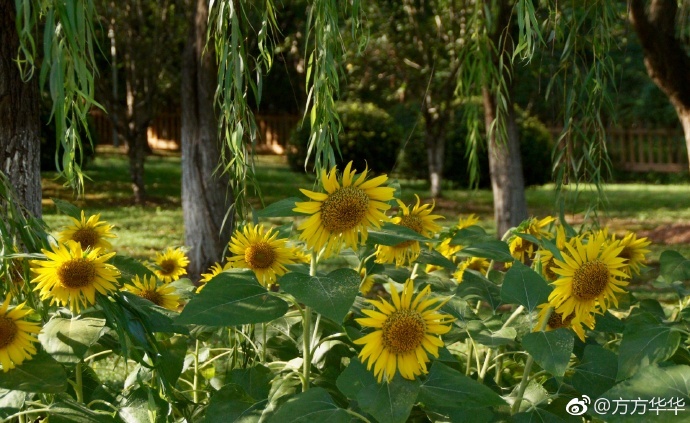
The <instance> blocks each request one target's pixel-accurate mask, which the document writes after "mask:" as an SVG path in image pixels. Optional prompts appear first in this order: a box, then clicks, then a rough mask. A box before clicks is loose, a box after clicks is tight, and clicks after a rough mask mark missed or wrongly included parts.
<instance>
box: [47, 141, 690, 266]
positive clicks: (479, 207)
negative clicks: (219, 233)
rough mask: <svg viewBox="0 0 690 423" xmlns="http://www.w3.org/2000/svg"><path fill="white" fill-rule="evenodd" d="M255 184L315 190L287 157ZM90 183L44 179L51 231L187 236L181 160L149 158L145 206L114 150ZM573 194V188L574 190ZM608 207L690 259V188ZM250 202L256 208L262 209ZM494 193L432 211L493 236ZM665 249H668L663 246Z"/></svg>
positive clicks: (625, 187) (276, 195) (144, 249)
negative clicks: (73, 187)
mask: <svg viewBox="0 0 690 423" xmlns="http://www.w3.org/2000/svg"><path fill="white" fill-rule="evenodd" d="M256 170H257V180H258V183H259V186H260V187H261V191H262V193H263V200H264V203H265V204H270V203H272V202H275V201H277V200H280V199H282V198H286V197H303V196H302V194H301V193H300V192H299V188H307V189H314V188H315V187H314V179H313V177H312V176H311V175H307V174H302V173H294V172H291V171H290V169H289V168H288V166H287V164H286V161H285V158H284V157H280V156H260V157H258V158H257V169H256ZM86 172H87V175H88V177H89V178H90V179H91V180H89V181H87V182H86V187H85V192H86V194H85V196H84V198H83V199H80V200H75V199H74V197H73V195H72V192H71V191H70V190H69V189H68V188H64V187H63V186H62V185H61V183H59V182H58V181H55V180H54V177H55V174H54V173H46V174H45V175H44V177H43V198H44V202H43V213H44V219H45V221H46V222H47V223H48V225H49V226H50V227H51V228H52V229H53V230H54V231H56V232H57V231H59V230H60V229H61V227H63V226H64V225H66V224H67V223H68V222H69V219H68V218H67V217H65V216H63V215H59V214H58V213H57V210H56V208H55V206H54V205H53V203H52V201H51V200H50V199H51V198H55V197H56V198H61V199H64V200H68V201H72V202H74V203H75V204H77V205H78V206H80V207H82V208H84V209H85V210H86V211H87V213H101V218H102V219H105V220H107V221H108V222H110V223H111V224H114V225H115V232H116V233H117V234H118V238H117V239H115V240H114V241H113V246H114V247H115V249H116V250H118V251H120V252H121V253H123V254H127V255H131V256H133V257H137V258H141V259H146V258H151V257H152V256H153V254H155V253H156V252H158V251H161V250H162V249H163V248H165V247H167V246H179V245H182V244H183V242H184V229H183V222H182V210H181V206H180V205H181V201H180V173H181V170H180V157H179V155H175V154H166V155H153V156H149V157H148V158H147V161H146V185H147V186H146V188H147V192H148V195H149V196H150V200H149V201H148V202H147V204H146V205H144V206H134V205H132V202H131V188H130V183H129V172H128V165H127V158H126V156H124V155H123V154H122V153H120V152H116V151H114V150H112V149H109V150H101V149H99V152H98V156H97V157H96V159H95V161H94V162H92V163H90V164H89V166H88V167H87V170H86ZM400 183H401V186H402V196H403V200H404V201H406V202H408V203H409V202H411V201H413V200H414V194H417V195H419V196H420V197H421V198H427V197H428V191H427V184H426V182H425V181H411V180H404V179H401V180H400ZM571 190H573V188H571ZM606 195H607V198H608V205H607V207H606V209H605V210H603V211H600V212H599V214H598V219H599V222H600V223H601V224H602V225H608V226H610V227H611V228H612V230H613V231H616V232H621V233H623V232H624V231H625V230H632V231H636V232H638V234H640V235H643V236H649V237H650V238H651V239H652V240H653V241H654V242H655V244H654V247H653V253H652V257H651V260H652V261H655V260H658V257H659V254H660V253H661V251H663V250H665V249H667V248H674V249H677V250H679V251H680V252H681V253H682V254H684V255H686V256H690V185H643V184H619V185H609V186H607V188H606ZM594 198H596V193H595V192H594V190H593V189H592V187H588V186H581V187H580V188H579V190H578V191H577V193H575V192H574V190H573V192H570V193H566V199H567V201H566V204H567V206H566V208H565V211H566V218H567V219H568V220H569V221H571V222H573V223H576V224H577V223H582V222H583V221H584V220H585V219H586V218H588V217H586V216H585V214H584V213H583V211H584V210H586V208H587V204H589V202H591V201H592V200H593V199H594ZM252 203H253V205H254V206H255V207H257V208H260V207H261V202H260V201H259V199H258V198H253V199H252ZM527 203H528V208H529V211H530V214H532V215H534V216H540V217H543V216H545V215H547V214H554V213H556V212H557V207H556V195H555V193H554V190H553V186H549V185H546V186H542V187H532V188H529V189H527ZM492 204H493V202H492V196H491V192H490V191H488V190H476V191H475V190H458V189H453V190H446V191H444V198H443V199H441V200H439V201H438V202H437V208H436V211H437V212H438V213H440V214H443V215H445V216H446V217H447V218H448V220H449V221H448V224H451V223H453V222H455V221H456V220H457V218H458V215H463V216H465V215H467V214H469V213H475V214H477V215H479V217H480V218H481V220H482V223H481V224H482V226H483V227H485V228H486V229H487V230H489V231H492V230H495V229H494V224H493V208H492V207H493V206H492ZM664 242H670V243H673V245H668V246H667V245H663V243H664Z"/></svg>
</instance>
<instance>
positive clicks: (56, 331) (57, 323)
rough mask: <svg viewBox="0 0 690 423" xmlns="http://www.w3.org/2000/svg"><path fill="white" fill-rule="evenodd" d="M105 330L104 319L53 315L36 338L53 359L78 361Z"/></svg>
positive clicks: (65, 361)
mask: <svg viewBox="0 0 690 423" xmlns="http://www.w3.org/2000/svg"><path fill="white" fill-rule="evenodd" d="M105 330H106V328H105V319H96V318H80V317H75V318H72V319H65V318H62V317H53V318H52V319H50V321H48V323H46V324H45V326H43V330H41V333H39V334H38V339H39V341H41V345H43V348H44V349H45V351H46V352H47V353H48V354H50V355H51V356H52V357H53V358H54V359H55V360H57V361H59V362H61V363H78V362H80V361H81V360H82V359H83V358H84V356H85V355H86V352H87V351H88V349H89V347H91V346H92V345H93V344H95V343H96V341H98V339H99V338H100V337H101V336H102V335H103V333H105Z"/></svg>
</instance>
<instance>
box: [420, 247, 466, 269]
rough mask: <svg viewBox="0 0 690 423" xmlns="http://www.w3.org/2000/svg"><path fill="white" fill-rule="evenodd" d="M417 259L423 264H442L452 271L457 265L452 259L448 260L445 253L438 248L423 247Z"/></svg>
mask: <svg viewBox="0 0 690 423" xmlns="http://www.w3.org/2000/svg"><path fill="white" fill-rule="evenodd" d="M416 261H417V262H418V263H421V264H433V265H435V266H441V267H444V268H446V269H448V270H451V271H453V270H455V268H456V267H457V265H456V264H455V263H453V262H452V261H451V260H448V259H447V258H446V257H444V256H443V254H441V253H439V252H438V251H436V250H426V249H422V251H421V252H420V253H419V257H417V260H416Z"/></svg>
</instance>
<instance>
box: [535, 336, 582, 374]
mask: <svg viewBox="0 0 690 423" xmlns="http://www.w3.org/2000/svg"><path fill="white" fill-rule="evenodd" d="M574 345H575V340H574V339H573V334H572V333H571V332H570V331H569V330H567V329H557V330H552V331H548V332H532V333H528V334H527V335H525V336H524V337H523V338H522V346H523V347H524V348H525V350H527V352H528V353H529V354H530V355H531V356H532V357H533V358H534V361H536V362H537V364H539V365H540V366H541V368H542V369H544V370H546V371H547V372H549V373H551V374H552V375H554V376H556V377H561V376H563V375H564V374H565V370H566V368H567V367H568V362H569V361H570V354H571V353H572V352H573V346H574Z"/></svg>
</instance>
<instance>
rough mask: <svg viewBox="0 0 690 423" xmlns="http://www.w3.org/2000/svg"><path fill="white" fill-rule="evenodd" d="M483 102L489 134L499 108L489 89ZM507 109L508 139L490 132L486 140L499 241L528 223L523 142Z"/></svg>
mask: <svg viewBox="0 0 690 423" xmlns="http://www.w3.org/2000/svg"><path fill="white" fill-rule="evenodd" d="M483 99H484V121H485V125H486V128H487V131H488V128H490V127H491V124H492V123H493V121H494V120H495V119H496V106H497V105H496V99H495V97H494V93H493V92H491V91H490V90H489V89H487V88H484V89H483ZM508 107H509V110H510V112H509V113H508V116H506V126H507V135H508V139H507V140H505V142H502V141H501V140H499V139H498V138H497V137H496V131H493V132H491V134H490V135H491V136H490V137H488V138H487V145H488V151H489V170H490V172H491V189H492V191H493V196H494V219H495V221H496V233H497V235H498V236H499V237H502V236H503V234H505V233H506V231H508V229H510V228H512V227H514V226H517V225H519V224H520V222H522V221H523V220H525V219H527V202H526V200H525V180H524V176H523V172H522V158H521V157H520V139H519V135H518V130H517V124H516V123H515V113H514V111H513V104H512V102H511V103H509V104H508Z"/></svg>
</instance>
